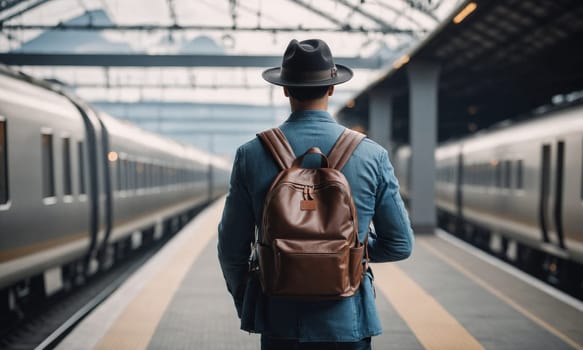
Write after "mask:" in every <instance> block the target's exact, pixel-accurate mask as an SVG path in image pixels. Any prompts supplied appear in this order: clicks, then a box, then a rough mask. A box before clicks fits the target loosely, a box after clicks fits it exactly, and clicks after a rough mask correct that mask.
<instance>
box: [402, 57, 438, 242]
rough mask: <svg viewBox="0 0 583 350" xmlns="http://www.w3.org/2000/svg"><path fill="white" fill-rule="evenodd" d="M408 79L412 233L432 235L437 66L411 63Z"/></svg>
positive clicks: (433, 221)
mask: <svg viewBox="0 0 583 350" xmlns="http://www.w3.org/2000/svg"><path fill="white" fill-rule="evenodd" d="M407 73H408V77H409V103H410V112H409V120H410V122H409V125H410V126H409V133H410V144H411V166H410V171H411V174H410V183H409V190H410V192H409V193H410V198H409V199H410V201H409V203H410V204H409V207H410V211H411V213H410V215H411V224H412V226H413V230H414V231H415V233H433V232H434V229H435V226H436V213H435V201H434V200H435V155H434V153H435V147H436V144H437V92H438V75H439V65H438V64H435V63H432V62H424V61H413V62H411V63H409V65H408V66H407Z"/></svg>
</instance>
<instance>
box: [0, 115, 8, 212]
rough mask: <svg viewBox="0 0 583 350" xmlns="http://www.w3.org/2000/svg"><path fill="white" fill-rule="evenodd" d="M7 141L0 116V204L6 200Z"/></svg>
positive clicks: (4, 122) (3, 123) (4, 123)
mask: <svg viewBox="0 0 583 350" xmlns="http://www.w3.org/2000/svg"><path fill="white" fill-rule="evenodd" d="M7 146H8V142H7V141H6V121H5V120H3V119H2V117H0V204H4V203H6V202H8V198H9V197H8V150H7Z"/></svg>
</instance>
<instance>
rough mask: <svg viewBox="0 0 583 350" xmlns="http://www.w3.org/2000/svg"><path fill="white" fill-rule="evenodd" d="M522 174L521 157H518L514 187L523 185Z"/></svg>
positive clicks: (519, 187) (520, 187) (518, 187)
mask: <svg viewBox="0 0 583 350" xmlns="http://www.w3.org/2000/svg"><path fill="white" fill-rule="evenodd" d="M522 176H523V175H522V159H519V160H517V161H516V188H517V189H519V190H521V189H522V186H523V180H522Z"/></svg>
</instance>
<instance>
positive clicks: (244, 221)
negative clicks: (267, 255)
mask: <svg viewBox="0 0 583 350" xmlns="http://www.w3.org/2000/svg"><path fill="white" fill-rule="evenodd" d="M244 169H245V157H244V150H243V149H242V148H239V149H238V150H237V153H236V156H235V161H234V164H233V170H232V172H231V180H230V188H229V193H228V195H227V199H226V202H225V208H224V210H223V216H222V219H221V222H220V223H219V228H218V231H219V238H218V241H219V242H218V255H219V262H220V265H221V269H222V271H223V276H224V278H225V281H226V283H227V289H228V290H229V292H230V293H231V295H232V296H233V300H234V302H235V306H236V308H237V314H238V315H239V317H241V307H242V304H243V296H244V291H245V285H246V283H247V275H248V259H249V254H250V246H251V243H252V242H253V239H254V234H253V232H254V228H255V219H254V217H253V211H252V206H251V197H250V195H249V192H248V190H247V187H246V181H245V173H244Z"/></svg>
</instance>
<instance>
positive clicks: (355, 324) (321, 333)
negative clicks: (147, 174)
mask: <svg viewBox="0 0 583 350" xmlns="http://www.w3.org/2000/svg"><path fill="white" fill-rule="evenodd" d="M280 128H281V130H282V131H283V133H284V134H285V135H286V138H287V139H288V141H289V142H290V144H291V146H292V148H293V150H294V153H295V154H296V155H300V154H302V153H303V152H305V151H306V150H307V149H308V148H310V147H313V146H316V147H319V148H320V149H321V150H322V152H324V153H325V154H328V153H329V152H330V150H331V148H332V146H333V145H334V143H335V142H336V139H337V138H338V137H339V136H340V134H341V133H342V131H343V130H344V127H343V126H341V125H340V124H338V123H336V121H335V120H334V119H333V118H332V117H331V116H330V114H328V113H327V112H324V111H301V112H294V113H292V114H291V115H290V117H289V118H288V120H287V121H286V122H284V123H283V124H282V125H281V126H280ZM319 161H320V159H319V158H317V157H314V158H311V159H307V162H306V160H305V161H304V166H305V167H314V166H318V164H319ZM310 162H311V163H312V164H309V163H310ZM314 164H315V165H314ZM278 172H279V168H278V166H277V164H276V163H275V161H274V160H273V158H272V156H271V154H270V153H269V151H268V150H267V149H266V148H265V147H264V146H263V145H262V143H261V141H260V140H259V139H258V138H255V139H253V140H251V141H249V142H247V143H246V144H244V145H242V146H241V147H239V149H238V150H237V153H236V156H235V162H234V165H233V172H232V174H231V184H230V189H229V194H228V196H227V199H226V204H225V208H224V211H223V216H222V220H221V223H220V224H219V243H218V253H219V260H220V263H221V268H222V270H223V275H224V277H225V280H226V282H227V288H228V290H229V292H230V293H231V294H232V295H233V298H234V301H235V306H236V308H237V313H238V315H239V317H240V318H241V329H243V330H246V331H249V332H256V333H263V334H266V335H269V336H272V337H280V338H294V339H299V340H300V341H357V340H359V339H362V338H364V337H369V336H374V335H378V334H380V333H381V331H382V329H381V324H380V321H379V318H378V315H377V310H376V306H375V301H374V298H375V294H374V289H373V286H372V279H373V277H372V273H371V272H370V271H369V272H367V274H366V277H365V279H364V280H363V283H361V287H360V289H359V291H358V292H357V293H356V294H355V295H354V296H352V297H349V298H344V299H340V300H328V301H310V302H308V301H298V300H286V299H282V298H269V297H267V296H264V295H263V294H262V292H261V286H260V285H259V282H258V279H257V278H249V276H248V259H249V253H250V245H251V243H252V242H253V241H254V235H255V234H254V231H255V226H256V225H257V226H259V225H260V224H261V215H262V211H263V199H264V198H265V194H266V192H267V190H268V188H269V186H270V185H271V182H272V181H273V179H274V178H275V176H276V175H277V173H278ZM342 173H343V174H344V175H345V176H346V178H347V179H348V182H349V183H350V187H351V189H352V197H353V199H354V202H355V205H356V211H357V215H358V231H359V237H360V240H361V241H364V238H365V235H366V234H369V237H368V252H369V257H370V260H371V261H372V262H386V261H396V260H402V259H405V258H407V257H408V256H409V255H410V254H411V250H412V246H413V232H412V230H411V225H410V222H409V218H408V216H407V212H406V211H405V207H404V205H403V201H402V200H401V197H400V195H399V185H398V183H397V179H396V178H395V175H394V173H393V167H392V166H391V163H390V161H389V158H388V154H387V151H386V150H385V149H383V148H382V147H381V146H379V145H378V144H376V143H375V142H373V141H371V140H370V139H368V138H367V139H365V140H364V141H362V143H361V144H360V145H359V146H358V147H357V149H356V150H355V152H354V153H353V155H352V157H351V158H350V159H349V161H348V162H347V163H346V166H345V167H344V169H343V170H342ZM371 221H372V222H373V223H374V227H375V232H369V231H370V230H369V224H370V223H371Z"/></svg>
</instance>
